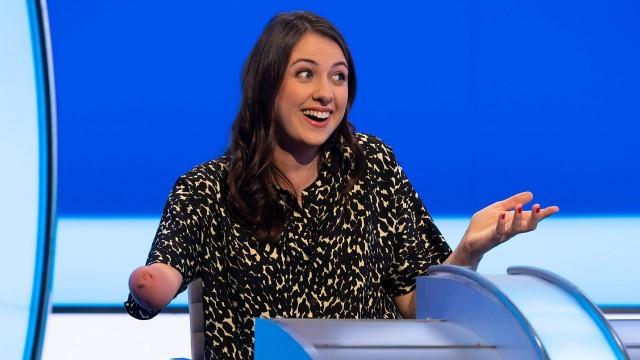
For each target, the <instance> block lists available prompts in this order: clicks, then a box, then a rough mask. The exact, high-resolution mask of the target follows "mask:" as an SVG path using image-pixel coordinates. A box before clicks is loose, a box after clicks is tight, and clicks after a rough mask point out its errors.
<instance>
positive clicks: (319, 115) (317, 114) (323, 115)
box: [302, 110, 331, 122]
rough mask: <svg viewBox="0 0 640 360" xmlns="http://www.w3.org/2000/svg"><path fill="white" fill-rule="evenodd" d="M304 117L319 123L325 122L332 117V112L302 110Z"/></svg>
mask: <svg viewBox="0 0 640 360" xmlns="http://www.w3.org/2000/svg"><path fill="white" fill-rule="evenodd" d="M302 113H303V114H304V116H306V117H308V118H309V119H311V120H313V121H317V122H322V121H325V120H327V119H328V118H329V116H330V115H331V112H330V111H316V110H302Z"/></svg>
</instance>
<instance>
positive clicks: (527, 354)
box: [255, 265, 640, 360]
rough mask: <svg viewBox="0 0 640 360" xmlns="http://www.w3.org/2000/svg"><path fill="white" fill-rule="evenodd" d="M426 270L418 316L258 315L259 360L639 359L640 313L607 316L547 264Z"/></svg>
mask: <svg viewBox="0 0 640 360" xmlns="http://www.w3.org/2000/svg"><path fill="white" fill-rule="evenodd" d="M429 273H430V275H429V276H423V277H419V278H418V279H417V289H416V299H417V302H416V317H417V319H416V320H366V319H361V320H353V319H352V320H338V319H262V318H261V319H256V325H255V359H257V360H264V359H370V360H374V359H480V360H482V359H523V360H524V359H554V360H555V359H598V360H604V359H640V320H620V321H611V322H609V321H607V319H606V318H605V317H604V316H603V314H602V313H601V312H600V310H599V309H598V308H597V307H596V306H595V305H594V304H593V303H592V302H591V301H590V300H589V299H588V298H587V297H586V296H585V295H584V294H583V293H582V292H580V290H579V289H578V288H577V287H575V286H574V285H573V284H571V283H570V282H568V281H567V280H565V279H563V278H561V277H559V276H558V275H555V274H553V273H551V272H549V271H545V270H541V269H537V268H531V267H511V268H509V269H508V270H507V274H505V275H492V276H483V275H480V274H478V273H476V272H474V271H471V270H468V269H466V268H464V267H458V266H451V265H438V266H433V267H431V268H430V269H429Z"/></svg>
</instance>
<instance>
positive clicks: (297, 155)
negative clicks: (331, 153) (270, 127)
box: [273, 144, 320, 196]
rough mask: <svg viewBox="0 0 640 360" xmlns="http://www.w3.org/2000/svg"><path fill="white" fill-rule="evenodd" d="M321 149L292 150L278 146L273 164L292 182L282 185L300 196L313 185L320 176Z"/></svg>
mask: <svg viewBox="0 0 640 360" xmlns="http://www.w3.org/2000/svg"><path fill="white" fill-rule="evenodd" d="M319 157H320V148H319V147H315V148H304V149H290V148H286V147H283V146H281V145H279V144H278V145H276V148H275V149H274V152H273V163H274V165H275V166H276V167H277V168H278V170H280V171H281V172H282V173H283V174H284V175H285V176H286V177H287V179H289V181H290V182H291V185H293V189H290V185H289V184H280V185H281V186H283V187H286V188H289V190H290V191H291V192H293V193H294V194H296V195H297V196H299V194H300V192H301V191H302V190H303V189H304V188H306V187H307V186H309V185H311V183H313V181H314V180H315V179H316V177H317V176H318V159H319Z"/></svg>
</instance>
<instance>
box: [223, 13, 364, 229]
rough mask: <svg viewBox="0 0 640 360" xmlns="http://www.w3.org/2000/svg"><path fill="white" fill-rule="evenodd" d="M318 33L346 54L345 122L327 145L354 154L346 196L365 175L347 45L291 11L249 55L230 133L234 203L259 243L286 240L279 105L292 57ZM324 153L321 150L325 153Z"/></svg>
mask: <svg viewBox="0 0 640 360" xmlns="http://www.w3.org/2000/svg"><path fill="white" fill-rule="evenodd" d="M307 32H315V33H317V34H319V35H322V36H325V37H327V38H329V39H331V40H333V41H335V42H336V44H338V45H339V46H340V48H341V49H342V52H343V53H344V56H345V59H346V61H347V66H348V70H349V76H348V78H347V84H348V88H349V90H348V101H347V107H346V111H345V114H344V118H343V119H342V121H341V122H340V124H339V125H338V127H337V128H336V130H335V131H334V133H333V134H332V135H331V136H330V138H329V139H328V140H327V142H326V143H325V144H324V145H323V146H322V149H321V150H324V148H326V147H327V146H344V147H348V148H350V149H351V153H352V155H351V156H349V157H348V158H347V159H349V161H351V162H352V164H351V165H350V166H349V168H350V169H351V171H350V173H349V176H348V181H347V184H345V186H344V187H343V188H342V195H343V196H345V197H346V194H347V193H348V192H349V191H350V190H351V189H352V188H353V186H354V185H355V183H356V182H357V181H358V180H359V179H360V178H361V177H362V174H363V173H364V168H365V163H364V154H363V151H362V149H361V148H360V146H359V145H358V142H357V141H356V139H355V136H354V127H353V125H352V124H351V123H350V122H349V121H348V120H347V114H348V113H349V109H350V108H351V105H352V104H353V101H354V98H355V95H356V76H355V75H356V73H355V68H354V64H353V59H352V57H351V53H350V52H349V48H348V47H347V44H346V42H345V41H344V38H343V37H342V35H341V34H340V33H339V32H338V30H337V29H336V28H335V27H334V26H333V25H332V24H331V23H330V22H329V21H327V20H326V19H324V18H322V17H321V16H319V15H316V14H313V13H310V12H289V13H282V14H278V15H276V16H275V17H273V18H272V19H271V20H270V21H269V23H268V24H267V26H266V27H265V29H264V31H263V32H262V34H261V36H260V38H259V39H258V41H257V42H256V44H255V46H254V47H253V50H252V51H251V54H250V55H249V57H248V59H247V61H246V63H245V64H244V69H243V73H242V101H241V104H240V110H239V111H238V115H237V117H236V119H235V121H234V123H233V126H232V129H231V143H230V145H229V148H228V149H227V152H226V154H227V156H229V157H230V167H229V175H228V178H227V183H228V185H229V199H228V200H229V204H230V205H231V209H232V211H233V213H234V215H235V216H236V217H237V219H238V220H239V221H240V223H241V224H243V225H244V226H247V227H248V229H250V230H251V232H252V235H253V237H254V238H255V239H256V240H257V241H277V240H279V239H280V238H281V236H282V230H283V227H284V223H285V216H286V214H285V209H284V207H283V206H282V205H281V204H280V203H279V198H278V195H277V193H276V189H275V187H274V183H275V180H276V179H282V180H284V181H285V182H288V183H290V182H289V180H288V179H286V177H285V176H284V174H282V172H280V171H279V170H278V169H277V168H276V166H275V165H274V164H273V161H272V157H273V153H274V149H275V145H276V127H275V111H274V108H275V101H276V97H277V95H278V91H279V89H280V86H281V84H282V80H283V78H284V74H285V72H286V69H287V66H288V62H289V57H290V55H291V52H292V50H293V48H294V47H295V45H296V44H297V43H298V41H299V40H300V38H301V37H302V36H303V35H304V34H305V33H307ZM321 154H322V151H321Z"/></svg>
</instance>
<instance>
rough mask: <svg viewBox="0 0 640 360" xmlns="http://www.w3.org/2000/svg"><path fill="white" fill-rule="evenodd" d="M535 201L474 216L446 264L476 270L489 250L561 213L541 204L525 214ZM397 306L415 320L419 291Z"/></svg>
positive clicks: (517, 201)
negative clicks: (527, 207)
mask: <svg viewBox="0 0 640 360" xmlns="http://www.w3.org/2000/svg"><path fill="white" fill-rule="evenodd" d="M531 200H533V194H532V193H531V192H522V193H519V194H516V195H513V196H511V197H510V198H508V199H505V200H502V201H498V202H496V203H493V204H491V205H489V206H487V207H486V208H484V209H482V210H480V211H478V212H476V213H475V214H473V216H472V217H471V221H470V222H469V226H468V227H467V231H466V232H465V233H464V236H463V237H462V240H461V241H460V243H459V244H458V246H457V247H456V248H455V250H454V251H453V252H452V253H451V255H449V257H448V258H447V260H445V262H444V263H445V264H451V265H461V266H469V267H471V268H472V269H473V270H476V269H477V268H478V264H479V263H480V260H481V259H482V257H483V256H484V254H485V253H487V252H488V251H489V250H491V249H493V248H494V247H496V246H498V245H500V244H502V243H503V242H505V241H507V240H509V239H511V238H512V237H514V236H516V235H518V234H521V233H525V232H529V231H532V230H534V229H535V228H536V227H537V226H538V223H539V222H540V221H542V220H543V219H544V218H546V217H549V216H551V215H553V214H555V213H556V212H558V211H560V208H559V207H557V206H549V207H546V208H542V206H540V204H534V205H533V206H532V207H531V210H528V211H524V209H523V207H524V205H526V204H528V203H529V202H531ZM394 302H395V303H396V306H397V307H398V310H400V313H401V314H402V316H403V317H404V318H415V313H416V298H415V290H414V291H411V292H410V293H408V294H404V295H401V296H396V297H395V298H394Z"/></svg>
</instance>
